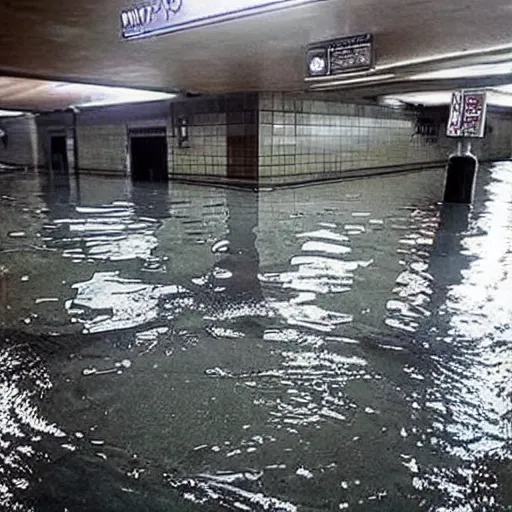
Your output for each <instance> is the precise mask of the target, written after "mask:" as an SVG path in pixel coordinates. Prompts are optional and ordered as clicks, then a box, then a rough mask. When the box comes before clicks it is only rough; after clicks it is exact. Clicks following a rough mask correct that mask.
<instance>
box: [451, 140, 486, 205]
mask: <svg viewBox="0 0 512 512" xmlns="http://www.w3.org/2000/svg"><path fill="white" fill-rule="evenodd" d="M461 149H462V144H461V143H460V142H459V143H458V149H457V153H456V154H455V155H451V156H450V158H449V160H448V168H447V170H446V184H445V190H444V202H445V203H463V204H470V203H471V202H472V201H473V195H474V188H475V181H476V173H477V170H478V160H477V158H476V156H475V155H473V154H472V153H471V143H470V142H468V143H467V147H466V150H465V152H464V153H462V151H461Z"/></svg>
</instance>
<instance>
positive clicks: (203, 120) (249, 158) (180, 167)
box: [170, 93, 258, 179]
mask: <svg viewBox="0 0 512 512" xmlns="http://www.w3.org/2000/svg"><path fill="white" fill-rule="evenodd" d="M257 114H258V97H257V95H256V94H254V93H247V94H231V95H222V96H210V97H208V98H196V99H190V100H187V101H180V102H177V103H176V104H175V105H174V106H173V113H172V117H173V120H174V122H176V120H177V119H178V118H179V117H180V116H182V117H184V118H185V119H186V120H187V123H188V141H187V143H186V144H185V145H183V147H179V145H178V138H177V137H176V138H174V140H173V144H174V146H173V161H172V166H171V168H170V169H171V175H173V176H175V177H178V178H180V177H181V178H188V179H218V178H227V177H229V178H233V179H252V178H254V177H257V167H258V142H257V140H258V115H257Z"/></svg>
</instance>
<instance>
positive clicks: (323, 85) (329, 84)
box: [311, 73, 395, 89]
mask: <svg viewBox="0 0 512 512" xmlns="http://www.w3.org/2000/svg"><path fill="white" fill-rule="evenodd" d="M394 76H395V75H394V74H393V73H387V74H385V75H371V76H363V77H360V78H349V79H348V80H336V81H332V82H322V83H319V84H313V85H312V86H311V89H324V88H329V89H331V88H332V87H339V86H343V85H351V84H360V83H366V82H380V81H382V80H389V79H390V78H393V77H394ZM333 78H334V77H333ZM336 78H339V75H338V76H337V77H336Z"/></svg>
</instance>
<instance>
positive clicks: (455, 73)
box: [410, 61, 512, 80]
mask: <svg viewBox="0 0 512 512" xmlns="http://www.w3.org/2000/svg"><path fill="white" fill-rule="evenodd" d="M509 73H512V62H510V61H507V62H500V63H497V64H478V65H475V66H459V67H454V68H447V69H438V70H436V71H427V72H425V73H418V74H416V75H411V77H410V79H411V80H449V79H452V78H475V77H479V76H494V75H507V74H509Z"/></svg>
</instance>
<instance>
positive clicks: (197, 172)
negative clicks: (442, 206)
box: [0, 93, 512, 186]
mask: <svg viewBox="0 0 512 512" xmlns="http://www.w3.org/2000/svg"><path fill="white" fill-rule="evenodd" d="M445 110H446V109H445ZM429 112H430V114H432V111H429ZM439 112H440V110H436V111H435V112H434V113H435V116H434V118H435V119H436V123H437V125H438V128H439V136H438V137H437V138H435V139H429V138H427V137H425V136H422V135H415V136H413V133H414V130H415V124H416V120H417V118H418V113H417V112H414V111H408V112H404V111H398V110H394V109H390V108H385V107H381V106H377V105H354V104H344V103H342V102H340V101H339V98H338V99H337V101H334V100H333V99H332V98H331V99H329V98H326V97H318V96H314V97H312V96H311V95H309V94H308V95H306V94H303V95H298V94H295V95H293V94H284V93H265V94H259V95H256V94H254V93H247V94H233V95H225V96H209V97H198V98H189V99H183V100H180V101H177V102H173V103H171V104H170V103H169V102H153V103H150V104H139V105H128V106H126V105H124V106H116V107H108V108H101V109H91V110H84V111H81V112H79V113H78V114H77V117H76V122H77V140H78V164H79V172H90V173H101V174H117V175H126V174H128V173H129V167H130V162H129V147H128V146H129V137H128V134H129V131H130V130H131V129H137V128H141V127H144V128H152V127H164V128H166V134H167V146H168V169H169V174H170V175H171V176H173V177H175V178H182V179H183V178H187V179H193V180H199V181H205V180H211V181H216V180H225V179H226V178H227V179H234V180H243V181H250V182H253V181H255V180H256V179H259V183H260V184H261V185H263V186H264V185H267V184H268V185H272V184H281V183H283V184H286V183H296V182H303V181H310V180H318V179H325V178H337V177H350V176H354V175H361V174H365V173H375V172H381V171H383V170H392V169H396V168H397V167H398V168H400V167H411V166H414V165H416V166H418V167H421V166H423V165H444V163H445V162H446V159H447V157H448V155H449V154H450V153H451V152H452V151H453V150H454V149H455V145H456V143H455V141H453V140H450V139H447V138H446V137H445V136H444V131H445V123H446V120H445V118H443V116H445V114H442V115H441V114H439ZM443 112H444V111H443ZM430 114H429V115H430ZM432 115H433V114H432ZM180 116H183V117H184V118H185V119H186V120H187V122H188V141H187V143H186V144H184V145H183V146H181V147H180V145H179V144H178V138H177V137H176V120H177V119H178V117H180ZM436 116H437V117H436ZM0 124H3V125H5V126H6V127H8V133H9V146H8V148H7V149H5V148H3V147H2V145H1V144H0V162H1V161H5V162H11V163H22V164H28V165H34V166H44V165H47V163H48V156H49V140H50V135H51V133H57V132H58V133H62V134H66V136H67V138H68V157H69V164H70V168H71V169H74V159H73V144H72V142H73V114H72V113H71V112H69V111H68V112H60V113H52V114H46V115H41V116H37V117H36V118H35V119H34V118H30V117H27V118H21V119H13V120H1V121H0ZM36 124H37V127H36ZM488 126H489V129H488V134H487V136H486V138H485V139H484V140H482V141H475V142H474V143H473V147H474V152H475V154H476V155H477V156H478V157H479V158H480V159H481V160H486V159H493V158H510V156H511V149H512V116H511V115H510V113H507V112H499V111H492V110H491V111H490V112H489V116H488Z"/></svg>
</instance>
